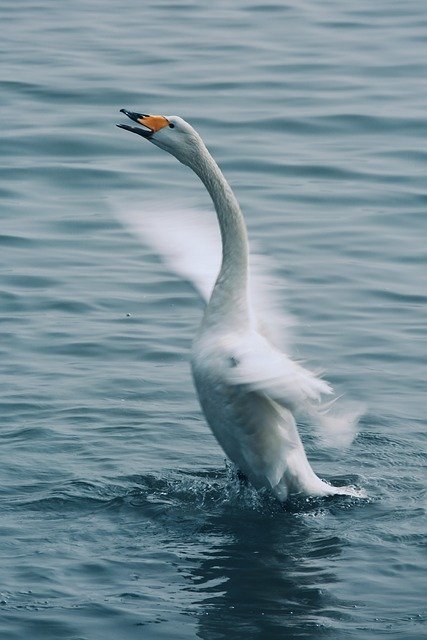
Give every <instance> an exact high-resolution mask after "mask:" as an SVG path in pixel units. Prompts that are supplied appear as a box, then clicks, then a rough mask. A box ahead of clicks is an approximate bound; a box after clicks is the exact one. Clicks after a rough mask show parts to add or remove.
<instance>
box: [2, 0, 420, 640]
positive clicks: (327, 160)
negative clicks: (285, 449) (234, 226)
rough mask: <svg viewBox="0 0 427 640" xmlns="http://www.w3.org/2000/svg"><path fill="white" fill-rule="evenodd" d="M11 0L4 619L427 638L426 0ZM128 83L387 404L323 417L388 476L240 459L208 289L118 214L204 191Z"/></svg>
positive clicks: (296, 311)
mask: <svg viewBox="0 0 427 640" xmlns="http://www.w3.org/2000/svg"><path fill="white" fill-rule="evenodd" d="M0 23H1V25H2V37H1V39H0V52H1V60H2V65H1V71H0V73H1V86H2V100H1V102H2V142H1V146H0V163H1V183H0V196H1V227H0V336H1V339H0V375H1V388H2V393H1V398H0V418H1V422H0V424H1V446H0V456H1V460H0V499H1V502H0V505H1V506H0V509H1V521H0V552H1V562H0V620H1V621H0V636H1V638H2V640H3V639H4V640H18V639H19V640H22V638H31V640H38V639H40V640H48V639H55V640H57V639H61V640H62V639H67V640H68V639H69V640H83V639H85V640H98V639H102V640H115V639H117V638H125V639H126V640H133V639H134V638H135V639H137V638H138V639H139V638H148V639H150V640H151V639H153V640H156V639H169V638H177V639H181V638H182V639H185V640H187V639H189V638H201V639H203V640H219V639H222V638H224V639H225V638H227V639H241V638H259V639H263V640H264V639H265V640H275V639H278V638H310V639H313V640H315V639H316V640H317V639H318V638H330V639H331V640H336V639H340V640H341V639H347V638H348V639H357V640H371V639H372V638H382V637H387V638H393V639H396V640H397V639H399V640H400V639H402V638H404V639H405V640H418V639H421V638H422V637H424V635H423V633H425V626H424V625H425V623H426V612H425V602H424V599H425V584H423V578H424V577H425V569H426V561H425V555H423V543H424V541H425V538H424V531H425V460H426V456H425V441H426V437H425V406H426V403H425V397H426V393H425V391H426V382H425V377H426V376H425V371H426V361H427V340H426V329H425V327H426V320H425V319H426V302H427V274H426V233H427V223H426V220H427V216H426V207H427V190H426V180H425V174H426V161H427V151H426V144H425V140H426V131H427V116H426V113H427V84H426V82H425V78H426V74H427V62H426V60H427V50H426V44H427V38H426V27H427V15H426V12H425V3H424V2H423V1H422V0H409V1H408V2H404V3H402V2H397V1H393V0H388V1H386V0H379V1H378V2H376V3H372V2H371V1H369V2H368V1H367V0H362V1H361V2H358V3H342V2H339V1H338V0H335V1H334V0H330V1H326V2H322V3H318V2H315V1H314V0H308V1H303V2H292V3H283V2H278V1H276V2H270V3H263V2H255V1H251V0H239V1H237V2H233V3H229V2H225V1H219V2H215V3H206V2H202V1H201V0H189V1H182V2H181V1H179V2H166V1H162V0H160V1H159V0H156V1H155V2H154V0H153V1H151V2H141V1H140V0H139V1H138V2H137V1H136V0H124V1H123V2H121V3H109V2H107V1H106V0H98V1H96V0H92V1H89V0H86V1H84V0H72V1H70V2H67V3H59V2H54V1H53V0H38V1H37V2H36V1H33V0H22V1H21V2H19V3H16V2H11V1H9V0H3V1H2V3H1V6H0ZM121 107H127V108H129V109H134V110H140V111H143V112H146V113H150V112H151V113H165V114H174V113H175V114H178V115H181V116H183V117H184V118H186V119H187V120H189V121H190V122H191V123H192V124H193V125H194V126H196V127H197V128H198V130H199V131H200V133H201V134H202V136H203V137H204V139H205V140H206V142H207V144H208V146H209V147H210V149H211V151H212V152H213V154H214V156H215V157H216V159H217V160H218V162H219V163H220V165H221V167H222V168H223V170H224V172H225V174H226V176H227V178H228V179H229V181H230V183H231V184H232V185H233V187H234V189H235V191H236V194H237V196H238V198H239V200H240V202H241V205H242V208H243V210H244V212H245V216H246V219H247V223H248V227H249V231H250V236H251V240H252V241H253V242H254V243H255V244H256V245H257V247H258V248H259V249H260V250H261V251H262V252H263V253H264V254H266V255H268V256H269V257H270V258H271V260H272V262H273V263H274V264H275V265H276V266H275V268H274V270H273V283H274V286H275V288H276V290H277V292H278V293H279V297H280V299H281V304H282V305H283V312H287V313H288V312H289V313H292V314H293V315H294V316H295V317H296V318H297V320H298V328H297V331H296V342H295V352H296V353H297V354H298V355H299V356H301V357H304V358H305V359H307V360H308V362H309V363H310V364H311V365H312V366H322V367H324V368H325V369H326V372H327V378H328V379H329V380H330V381H331V382H332V383H333V384H334V385H335V386H336V387H337V388H338V389H340V390H343V391H346V392H347V394H348V396H349V397H351V398H353V399H356V400H358V401H361V402H363V403H364V404H365V405H366V407H367V410H366V412H365V414H364V417H363V418H362V420H361V424H360V432H359V435H358V437H357V438H356V440H355V441H354V443H353V444H352V446H351V447H350V448H349V449H348V450H345V451H344V452H336V451H329V450H323V449H321V448H319V446H318V444H317V443H316V442H315V441H314V440H312V439H311V436H310V434H309V433H307V434H306V435H305V437H306V443H307V451H308V455H309V457H310V460H311V461H312V464H313V467H314V468H315V470H316V472H317V473H318V474H319V475H320V476H321V477H323V478H326V479H328V480H331V481H333V482H337V483H349V482H352V483H355V484H357V485H359V486H361V487H363V488H364V489H365V490H366V491H367V493H368V495H369V498H368V500H364V501H363V500H348V499H333V500H323V501H317V502H316V501H314V502H310V501H308V502H304V503H295V504H291V505H289V507H288V509H287V510H286V511H281V510H280V508H279V507H278V506H277V505H276V504H275V503H274V502H273V501H272V500H270V499H269V498H268V497H266V496H262V495H261V496H259V495H257V494H255V493H254V492H253V491H251V490H250V489H249V488H245V487H240V486H239V485H238V483H237V482H236V480H235V479H234V477H233V474H232V472H231V470H229V469H227V468H226V466H225V464H224V458H223V455H222V453H221V451H220V449H219V447H218V446H217V444H216V442H215V441H214V439H213V437H212V436H211V434H210V432H209V431H208V429H207V427H206V425H205V423H204V419H203V416H202V415H201V412H200V409H199V407H198V404H197V401H196V399H195V395H194V391H193V387H192V382H191V378H190V373H189V366H188V351H189V346H190V343H191V338H192V336H193V335H194V332H195V330H196V327H197V325H198V322H199V321H200V317H201V312H202V307H201V304H200V302H199V301H198V300H197V298H196V297H195V296H194V293H193V291H192V289H191V288H190V287H189V286H188V285H187V284H186V283H184V282H181V281H180V280H179V279H178V278H176V277H175V276H174V275H173V274H170V273H169V272H168V270H167V269H166V268H165V267H164V266H163V265H162V263H161V262H160V261H159V260H158V258H157V256H156V255H155V254H154V252H153V251H152V250H151V249H150V248H149V247H144V246H142V245H141V244H140V243H139V242H138V241H137V240H136V239H135V238H134V237H132V235H131V234H129V233H128V232H127V231H126V230H125V229H124V228H123V227H122V226H121V225H120V224H119V222H118V221H117V217H116V209H117V206H118V203H120V202H123V201H124V200H125V199H126V200H129V201H130V202H131V203H132V206H133V207H134V208H135V207H140V208H141V211H147V210H148V209H149V208H150V206H151V203H153V202H158V201H160V200H161V201H162V202H163V203H164V206H165V207H167V206H168V203H173V204H174V205H177V204H179V206H180V207H181V208H183V209H185V208H186V207H196V208H197V207H200V208H206V207H207V206H208V197H207V195H206V194H205V193H204V191H203V188H202V187H201V185H200V184H199V183H198V181H197V179H196V178H195V177H194V176H193V175H191V173H190V172H189V171H188V170H186V169H185V168H184V167H182V166H181V165H179V164H178V162H176V161H175V160H174V159H173V158H171V157H170V156H168V155H167V154H165V153H162V152H161V151H159V150H158V149H155V148H154V147H151V146H150V145H148V144H146V143H144V141H143V140H141V139H136V136H134V137H132V136H131V135H130V134H127V133H126V132H123V131H121V130H119V129H117V128H115V126H114V124H115V122H117V121H120V120H121V117H120V115H119V114H118V110H119V109H120V108H121ZM162 206H163V205H162Z"/></svg>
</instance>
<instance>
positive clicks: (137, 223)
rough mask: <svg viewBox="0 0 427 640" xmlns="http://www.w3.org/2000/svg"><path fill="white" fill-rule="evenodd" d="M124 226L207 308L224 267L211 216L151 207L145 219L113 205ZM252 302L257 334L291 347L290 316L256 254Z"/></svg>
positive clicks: (137, 212)
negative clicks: (206, 303) (280, 305)
mask: <svg viewBox="0 0 427 640" xmlns="http://www.w3.org/2000/svg"><path fill="white" fill-rule="evenodd" d="M113 210H114V213H115V215H116V217H117V218H118V219H119V220H120V222H121V223H122V224H123V225H124V226H125V227H127V228H128V229H129V231H130V232H131V233H132V234H134V235H135V236H136V237H137V238H138V239H139V240H141V241H142V243H143V244H145V245H147V246H149V247H151V248H152V249H153V250H154V251H155V252H156V253H157V254H158V255H159V257H160V258H161V259H162V260H163V262H164V263H165V264H166V266H167V267H168V268H169V269H170V270H171V271H173V272H174V273H176V274H178V275H179V276H181V277H182V278H183V279H184V280H186V281H187V282H189V283H190V284H191V285H192V286H193V287H194V289H195V290H196V292H197V293H198V294H199V296H200V297H201V298H202V299H203V300H204V301H205V302H208V300H209V298H210V296H211V293H212V289H213V287H214V284H215V280H216V278H217V275H218V273H219V268H220V263H221V238H220V233H219V228H218V223H217V220H216V216H215V214H214V213H213V212H212V211H197V210H195V209H188V210H187V209H186V210H184V209H179V208H177V207H171V206H166V205H159V204H158V203H157V204H153V205H151V204H150V205H146V212H145V213H141V211H140V210H137V209H136V208H135V206H129V205H126V204H124V203H121V204H114V206H113ZM250 262H251V268H250V273H251V279H250V299H251V305H252V308H253V310H254V316H255V317H256V318H257V322H258V330H259V331H260V332H262V333H263V334H265V335H268V337H269V339H270V340H271V341H272V342H274V344H277V345H278V346H280V347H281V348H283V347H285V346H287V345H288V344H289V342H290V339H289V335H290V327H291V325H292V324H293V322H292V319H291V318H290V316H289V315H287V314H284V313H283V312H280V313H279V311H278V309H279V304H278V303H277V302H276V300H275V298H276V297H277V296H275V295H274V291H273V289H272V287H271V284H270V282H269V280H270V281H271V278H269V277H268V265H267V261H266V259H265V258H264V257H262V256H260V255H257V254H252V255H251V257H250Z"/></svg>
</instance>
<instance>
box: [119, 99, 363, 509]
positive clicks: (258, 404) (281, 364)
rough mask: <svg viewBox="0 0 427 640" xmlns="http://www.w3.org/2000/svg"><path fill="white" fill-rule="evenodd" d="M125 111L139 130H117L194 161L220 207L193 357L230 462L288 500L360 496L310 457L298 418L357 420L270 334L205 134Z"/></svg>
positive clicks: (205, 404) (173, 119)
mask: <svg viewBox="0 0 427 640" xmlns="http://www.w3.org/2000/svg"><path fill="white" fill-rule="evenodd" d="M120 111H121V113H123V114H124V115H125V116H127V117H128V118H130V120H132V121H133V122H134V123H136V125H137V126H135V125H129V124H118V125H117V126H118V127H119V128H121V129H124V130H126V131H130V132H132V133H134V134H137V135H138V136H141V137H142V138H144V139H145V140H147V141H149V142H151V143H152V144H154V145H155V146H157V147H159V148H160V149H162V150H163V151H167V152H168V153H169V154H171V155H172V156H174V157H175V158H176V159H177V160H178V161H179V162H181V163H182V164H183V165H185V166H187V167H189V168H190V169H191V170H192V171H193V172H194V173H195V174H196V175H197V176H198V178H199V179H200V180H201V182H202V183H203V185H204V186H205V188H206V190H207V191H208V193H209V195H210V197H211V200H212V202H213V206H214V208H215V211H216V217H217V223H218V226H219V231H220V239H221V247H222V257H221V260H220V265H219V269H218V273H217V274H215V278H214V283H213V284H212V285H209V286H205V284H203V283H202V284H201V283H200V282H198V278H197V274H194V278H193V280H194V282H195V286H196V288H197V289H198V290H199V293H200V294H201V296H202V297H203V298H204V299H205V302H206V306H205V309H204V314H203V319H202V321H201V324H200V327H199V329H198V331H197V334H196V336H195V338H194V340H193V344H192V348H191V358H190V360H191V370H192V375H193V380H194V385H195V388H196V391H197V395H198V398H199V402H200V405H201V408H202V410H203V413H204V415H205V418H206V421H207V423H208V425H209V427H210V428H211V430H212V432H213V434H214V436H215V438H216V440H217V441H218V443H219V445H220V446H221V447H222V449H223V451H224V452H225V454H226V456H227V458H229V460H231V462H232V463H234V465H235V466H236V468H237V470H238V474H239V477H241V478H244V479H245V481H249V483H250V484H251V485H253V486H254V487H255V488H256V489H266V490H267V491H268V492H270V493H271V494H272V495H273V496H274V497H275V498H276V499H277V500H278V501H279V502H280V503H281V504H282V505H283V504H284V503H285V501H286V500H287V499H288V498H289V497H291V496H294V495H297V496H303V497H321V496H332V495H350V496H360V495H361V492H360V490H359V489H357V488H356V487H353V486H333V485H332V484H330V483H329V482H326V481H325V480H322V479H321V478H319V477H318V476H317V475H316V473H315V472H314V470H313V468H312V466H311V465H310V462H309V461H308V458H307V455H306V452H305V449H304V445H303V442H302V440H301V437H300V434H299V431H298V428H297V420H298V419H299V417H300V416H305V417H308V418H309V419H310V420H311V421H312V422H314V423H317V424H318V425H319V424H320V425H321V426H323V427H325V428H326V429H327V428H329V427H331V428H332V429H333V428H338V429H339V428H340V427H341V426H342V428H343V429H346V428H350V427H351V428H353V427H354V425H355V423H356V422H357V419H358V416H357V415H356V414H354V415H352V416H344V415H342V416H341V417H340V416H336V415H332V414H331V413H330V407H331V405H332V404H333V401H332V402H325V401H324V397H327V396H331V395H332V394H333V390H332V387H331V386H330V384H328V382H326V381H325V380H324V379H323V378H322V377H320V376H319V375H318V374H316V373H315V372H313V371H311V370H309V369H308V368H306V367H305V366H303V365H302V364H301V363H300V362H298V361H296V360H294V359H292V358H291V357H290V356H289V355H287V354H286V353H285V352H283V351H282V350H280V349H279V348H278V347H277V346H276V345H275V343H274V341H273V340H271V339H270V336H269V333H268V328H267V326H266V323H265V322H264V320H263V318H262V317H261V314H260V313H259V309H257V307H256V304H255V303H254V300H253V296H252V290H251V273H250V267H249V245H248V233H247V228H246V224H245V220H244V217H243V214H242V211H241V209H240V206H239V203H238V201H237V199H236V196H235V195H234V193H233V190H232V189H231V187H230V185H229V183H228V182H227V180H226V178H225V177H224V175H223V173H222V171H221V169H220V168H219V166H218V164H217V163H216V161H215V160H214V158H213V157H212V155H211V154H210V152H209V151H208V149H207V147H206V145H205V143H204V141H203V139H202V137H201V136H200V135H199V134H198V133H197V131H196V130H195V129H194V128H193V127H192V126H191V125H190V124H189V123H188V122H186V121H185V120H184V119H183V118H181V117H180V116H162V115H150V114H143V113H136V112H133V111H128V110H127V109H121V110H120ZM165 233H166V231H165ZM187 259H188V260H190V262H191V257H190V256H187ZM190 279H191V276H190ZM340 422H342V424H341V425H340Z"/></svg>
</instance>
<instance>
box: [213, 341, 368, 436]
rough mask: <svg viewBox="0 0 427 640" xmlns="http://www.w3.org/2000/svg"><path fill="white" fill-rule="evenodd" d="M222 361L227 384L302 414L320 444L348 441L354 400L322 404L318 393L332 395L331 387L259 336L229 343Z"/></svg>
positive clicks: (357, 409) (355, 411)
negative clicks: (345, 404) (351, 402)
mask: <svg viewBox="0 0 427 640" xmlns="http://www.w3.org/2000/svg"><path fill="white" fill-rule="evenodd" d="M226 361H227V363H228V367H227V368H226V373H225V376H226V380H227V383H228V384H230V385H236V386H243V387H245V388H246V389H247V390H250V391H254V392H257V393H263V394H265V395H266V396H267V397H269V398H271V399H272V400H273V401H275V402H277V403H278V404H280V405H281V406H282V407H284V408H286V409H288V410H290V411H291V412H292V413H297V414H301V415H304V416H305V417H306V418H308V419H309V420H310V422H312V423H313V424H314V425H315V426H316V428H317V430H318V433H319V435H320V436H321V438H322V440H323V442H324V444H328V445H330V446H331V445H332V446H338V447H343V446H348V445H349V444H350V443H351V442H352V440H353V438H354V436H355V434H356V426H357V422H358V419H359V417H360V415H361V413H362V412H363V411H362V407H360V406H358V405H356V404H355V403H353V404H352V405H351V406H350V405H349V404H347V406H346V407H345V408H344V407H343V406H341V407H340V406H339V405H337V404H335V403H336V401H338V400H340V398H336V399H334V400H332V402H326V403H322V396H324V395H331V394H333V389H332V387H331V386H330V385H329V384H328V383H327V382H326V381H325V380H322V379H321V378H319V377H318V376H317V375H316V374H315V373H314V372H312V371H310V370H309V369H306V368H305V367H303V366H302V365H300V364H299V363H298V362H295V361H293V360H292V359H291V358H289V357H288V356H287V355H286V354H284V353H281V352H280V351H278V350H277V349H276V348H275V347H273V346H272V345H271V344H269V343H268V341H267V340H265V339H264V337H263V336H259V335H258V334H256V333H252V334H250V335H249V337H245V339H244V340H240V341H236V340H234V341H233V343H231V342H230V344H229V345H226ZM341 405H342V403H341Z"/></svg>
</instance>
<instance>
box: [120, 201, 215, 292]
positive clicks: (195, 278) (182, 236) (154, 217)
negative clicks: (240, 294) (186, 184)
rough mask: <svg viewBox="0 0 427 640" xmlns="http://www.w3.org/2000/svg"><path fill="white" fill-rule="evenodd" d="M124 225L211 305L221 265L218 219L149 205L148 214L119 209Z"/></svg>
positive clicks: (134, 210) (195, 212) (197, 213)
mask: <svg viewBox="0 0 427 640" xmlns="http://www.w3.org/2000/svg"><path fill="white" fill-rule="evenodd" d="M116 212H117V213H116V215H117V217H118V218H119V220H120V222H121V223H122V224H123V225H124V226H125V227H127V228H128V229H129V231H131V233H133V234H134V235H135V236H136V237H137V238H138V239H139V240H141V241H142V242H143V244H145V245H148V246H149V247H150V248H151V249H153V250H154V251H155V252H156V253H157V254H158V255H159V257H160V258H161V259H162V261H163V262H164V263H165V264H166V265H167V267H168V268H169V269H170V270H171V271H173V272H174V273H176V274H177V275H179V276H181V277H182V278H183V279H184V280H186V281H187V282H189V283H190V284H191V285H192V286H193V287H194V289H195V290H196V292H197V293H198V294H199V296H200V297H201V298H202V299H203V300H204V301H205V302H207V301H208V300H209V298H210V295H211V293H212V289H213V286H214V284H215V280H216V277H217V275H218V272H219V268H220V262H221V240H220V235H219V229H218V224H217V223H216V220H215V217H214V216H213V215H209V213H205V212H197V211H191V210H190V211H186V210H182V209H178V208H176V207H168V208H166V207H162V206H159V205H158V204H157V205H149V206H148V207H147V211H146V212H145V213H141V211H139V210H136V209H133V208H132V207H126V208H123V209H121V208H120V209H119V210H117V209H116Z"/></svg>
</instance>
